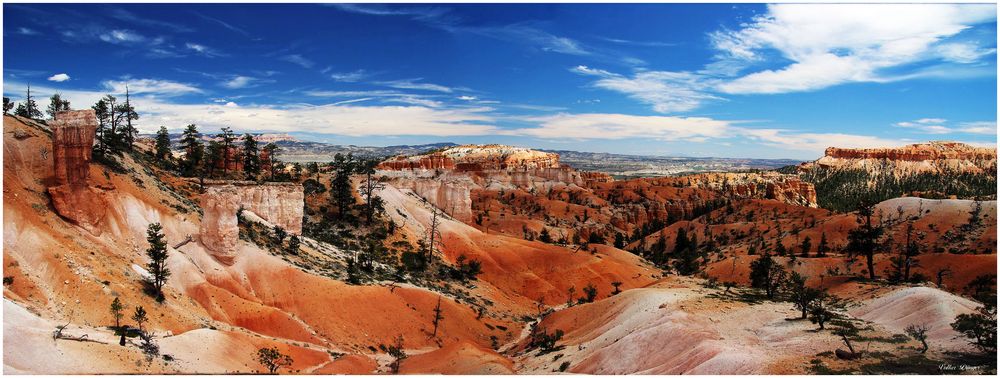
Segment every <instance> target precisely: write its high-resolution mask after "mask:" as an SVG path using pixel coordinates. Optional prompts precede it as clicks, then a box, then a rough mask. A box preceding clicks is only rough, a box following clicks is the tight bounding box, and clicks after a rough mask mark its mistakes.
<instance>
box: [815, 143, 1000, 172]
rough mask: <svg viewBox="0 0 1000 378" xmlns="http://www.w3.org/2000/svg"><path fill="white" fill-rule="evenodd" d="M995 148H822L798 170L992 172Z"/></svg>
mask: <svg viewBox="0 0 1000 378" xmlns="http://www.w3.org/2000/svg"><path fill="white" fill-rule="evenodd" d="M996 165H997V150H996V148H988V147H974V146H970V145H968V144H964V143H958V142H928V143H918V144H912V145H909V146H905V147H900V148H868V149H854V148H836V147H830V148H827V149H826V153H825V156H823V157H821V158H819V159H818V160H816V161H815V162H807V163H803V164H801V165H800V166H799V170H800V171H809V170H811V169H814V168H834V169H867V170H886V169H889V170H892V172H893V173H894V174H896V175H906V174H913V173H924V172H928V173H937V172H942V171H949V172H962V173H984V172H987V173H988V172H993V173H994V174H995V172H996Z"/></svg>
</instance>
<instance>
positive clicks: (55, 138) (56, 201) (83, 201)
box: [48, 109, 107, 236]
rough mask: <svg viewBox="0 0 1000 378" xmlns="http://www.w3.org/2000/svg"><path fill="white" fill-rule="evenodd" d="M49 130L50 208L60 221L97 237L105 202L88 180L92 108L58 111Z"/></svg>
mask: <svg viewBox="0 0 1000 378" xmlns="http://www.w3.org/2000/svg"><path fill="white" fill-rule="evenodd" d="M49 127H50V128H51V129H52V158H53V166H54V167H53V168H54V171H53V172H54V178H53V180H54V183H55V185H54V186H52V187H49V188H48V192H49V196H50V197H51V198H52V206H53V207H55V209H56V212H58V213H59V215H60V216H62V217H63V218H66V219H67V220H69V221H70V222H72V223H75V224H77V225H79V226H80V227H83V228H84V229H86V230H87V231H89V232H90V233H91V234H93V235H95V236H97V235H100V234H101V229H100V227H99V226H100V223H101V221H102V220H103V219H104V217H105V215H106V214H107V200H106V199H105V198H104V193H103V190H101V189H100V188H95V187H92V186H91V185H90V181H89V178H90V161H91V157H92V155H91V154H92V151H93V146H94V137H95V135H96V133H97V116H96V115H95V113H94V110H93V109H87V110H70V111H63V112H58V113H56V115H55V119H54V120H52V121H50V122H49Z"/></svg>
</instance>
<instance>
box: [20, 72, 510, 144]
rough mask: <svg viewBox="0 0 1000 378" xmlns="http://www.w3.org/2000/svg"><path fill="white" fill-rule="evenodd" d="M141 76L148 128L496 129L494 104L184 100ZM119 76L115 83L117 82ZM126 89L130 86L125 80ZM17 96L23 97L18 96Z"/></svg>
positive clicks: (44, 92) (79, 102)
mask: <svg viewBox="0 0 1000 378" xmlns="http://www.w3.org/2000/svg"><path fill="white" fill-rule="evenodd" d="M139 82H140V81H139V80H130V81H129V89H130V91H131V92H132V93H133V94H136V95H135V96H133V97H132V101H133V102H134V103H135V107H136V109H137V110H138V111H139V113H140V115H141V118H140V119H139V121H138V122H137V125H138V126H137V127H139V128H140V130H142V131H143V132H153V131H155V130H156V129H157V128H159V126H160V125H164V126H166V127H167V128H168V129H171V130H180V129H182V128H183V127H184V126H185V125H188V124H191V123H193V124H196V125H198V126H199V128H200V129H201V130H203V131H208V130H218V129H219V128H221V127H224V126H234V127H238V128H239V129H240V130H241V131H243V130H246V131H274V132H308V133H317V134H337V135H347V136H392V135H427V136H441V137H457V136H474V135H496V134H497V133H498V129H497V128H496V127H495V126H494V125H492V123H493V121H494V118H493V116H491V115H490V114H489V112H490V111H491V110H492V109H490V108H468V107H464V108H457V109H435V108H430V107H425V106H351V105H345V104H346V103H341V104H339V105H338V104H328V105H320V106H313V105H291V106H273V105H237V104H236V103H233V102H226V103H225V104H223V103H216V102H211V103H206V104H178V103H172V102H169V101H167V100H165V98H163V97H158V96H154V95H156V94H159V93H153V92H149V91H146V92H148V94H139V93H138V91H136V90H133V89H134V88H140V87H141V86H140V85H139ZM24 86H25V84H24V83H19V82H11V81H5V82H4V92H5V93H20V92H21V91H23V88H24ZM117 86H118V85H117V82H116V84H115V87H117ZM121 88H122V91H124V86H123V85H122V86H121ZM31 90H32V93H33V94H34V93H37V96H39V98H44V97H48V96H50V95H52V94H53V93H57V92H58V93H61V94H62V96H63V97H64V98H66V99H68V100H70V101H71V102H72V103H73V104H74V105H76V106H77V107H82V106H84V105H85V104H93V103H95V102H96V101H97V100H99V99H100V98H101V97H103V95H104V93H105V92H103V91H78V90H61V89H55V88H49V87H42V86H32V87H31ZM13 99H14V100H15V101H17V100H18V98H17V97H14V98H13Z"/></svg>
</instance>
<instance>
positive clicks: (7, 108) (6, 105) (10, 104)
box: [3, 97, 14, 115]
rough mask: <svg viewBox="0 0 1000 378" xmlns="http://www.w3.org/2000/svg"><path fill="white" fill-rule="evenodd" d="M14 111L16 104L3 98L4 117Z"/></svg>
mask: <svg viewBox="0 0 1000 378" xmlns="http://www.w3.org/2000/svg"><path fill="white" fill-rule="evenodd" d="M11 109H14V103H13V102H11V101H10V98H7V97H4V98H3V115H7V113H10V110H11Z"/></svg>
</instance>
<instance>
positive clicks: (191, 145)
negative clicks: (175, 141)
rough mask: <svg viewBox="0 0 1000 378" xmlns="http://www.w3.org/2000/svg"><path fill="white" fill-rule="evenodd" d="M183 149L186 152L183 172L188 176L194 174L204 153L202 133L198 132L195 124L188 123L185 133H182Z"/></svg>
mask: <svg viewBox="0 0 1000 378" xmlns="http://www.w3.org/2000/svg"><path fill="white" fill-rule="evenodd" d="M181 149H182V150H184V153H185V155H184V164H183V165H182V173H183V174H184V175H185V176H188V177H191V176H194V175H195V173H197V172H196V171H197V169H198V167H199V166H200V165H201V163H202V158H203V155H204V150H203V147H202V143H201V133H199V132H198V127H197V126H195V125H194V124H190V125H187V128H186V129H184V133H183V134H182V135H181Z"/></svg>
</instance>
